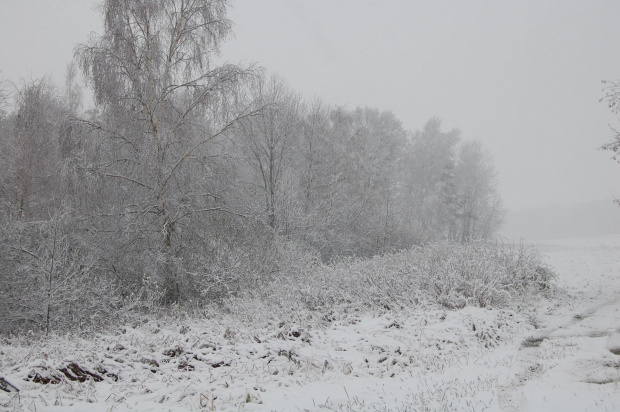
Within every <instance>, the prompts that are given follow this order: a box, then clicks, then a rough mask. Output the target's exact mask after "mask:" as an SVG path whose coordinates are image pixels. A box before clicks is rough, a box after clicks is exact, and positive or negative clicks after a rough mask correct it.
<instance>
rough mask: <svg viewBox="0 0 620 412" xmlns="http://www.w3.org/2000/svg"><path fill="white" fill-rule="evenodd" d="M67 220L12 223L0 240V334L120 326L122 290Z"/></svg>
mask: <svg viewBox="0 0 620 412" xmlns="http://www.w3.org/2000/svg"><path fill="white" fill-rule="evenodd" d="M72 224H73V223H72V220H71V218H70V217H69V215H68V214H61V215H57V216H52V217H50V219H48V220H42V221H34V222H21V221H13V222H8V223H7V225H6V226H4V227H3V228H2V231H3V233H2V234H3V235H4V236H0V238H2V241H0V255H1V257H0V302H1V303H2V316H0V333H1V332H9V331H19V330H22V331H27V330H32V331H46V332H49V331H57V330H60V329H66V328H75V327H83V326H87V325H101V324H104V323H106V322H108V321H114V320H116V316H115V315H116V312H117V311H118V309H119V308H121V307H122V306H123V296H122V293H121V290H122V285H120V284H119V282H118V281H117V280H116V279H114V278H113V277H112V276H108V275H106V274H105V273H103V272H101V271H100V270H98V268H97V256H96V255H95V254H94V253H92V252H91V251H90V250H89V249H88V248H87V247H86V246H85V245H84V243H83V242H82V241H81V240H80V239H79V237H78V236H76V232H77V231H75V230H74V229H75V228H72V227H71V225H72Z"/></svg>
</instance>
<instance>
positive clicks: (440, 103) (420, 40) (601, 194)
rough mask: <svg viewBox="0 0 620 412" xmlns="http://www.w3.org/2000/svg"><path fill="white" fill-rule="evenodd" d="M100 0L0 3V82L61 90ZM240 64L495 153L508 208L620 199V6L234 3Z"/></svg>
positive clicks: (361, 0)
mask: <svg viewBox="0 0 620 412" xmlns="http://www.w3.org/2000/svg"><path fill="white" fill-rule="evenodd" d="M95 3H96V2H93V1H90V0H19V1H18V0H0V71H1V73H0V76H2V77H3V78H6V79H9V80H11V81H14V82H19V81H20V79H22V78H23V79H26V80H27V79H32V78H37V77H40V76H42V75H45V74H49V75H50V76H52V78H53V79H54V80H55V81H56V82H58V83H60V82H61V81H62V79H63V75H64V71H65V66H66V65H67V63H68V62H69V61H70V59H71V57H72V52H73V47H74V45H75V44H76V43H79V42H84V41H86V40H87V38H88V35H89V33H90V32H91V31H94V32H100V31H101V23H100V16H99V14H98V12H97V11H96V10H95V9H94V4H95ZM230 17H231V19H232V20H233V21H234V23H235V34H236V37H235V39H232V40H230V41H229V42H228V43H227V44H226V45H225V47H224V56H223V57H224V58H225V59H227V60H229V61H232V62H240V61H241V62H245V63H247V62H256V63H259V64H260V65H262V66H264V67H266V68H267V69H269V70H270V71H273V72H276V73H278V74H280V75H281V76H283V77H284V78H285V79H287V80H288V82H289V84H290V86H291V87H292V88H294V89H297V90H299V91H300V92H301V93H302V94H303V95H304V96H306V97H307V98H311V97H314V96H319V97H321V98H323V100H324V101H326V102H327V103H331V104H335V105H345V106H347V107H349V108H355V107H356V106H372V107H378V108H379V109H382V110H391V111H393V112H394V113H395V114H396V116H397V117H398V118H399V119H401V120H402V122H403V125H404V127H405V128H407V129H409V130H416V129H420V128H422V127H423V125H424V123H425V122H426V121H427V120H428V119H429V118H431V117H433V116H436V117H439V118H440V119H441V120H442V122H443V125H444V128H445V129H452V128H458V129H460V130H461V132H462V137H463V138H465V139H478V140H481V141H482V142H483V143H484V145H485V146H486V147H487V148H488V149H489V151H490V152H491V154H492V156H493V157H494V159H495V163H496V167H497V170H498V173H499V180H500V190H501V193H502V195H503V198H504V201H505V204H506V206H507V207H508V208H510V209H513V210H518V209H521V208H526V207H537V206H547V205H553V204H573V203H579V202H585V201H593V200H604V199H607V200H610V201H611V199H613V198H614V195H616V196H619V197H620V164H617V163H614V162H613V161H612V160H609V158H610V154H609V153H606V152H601V151H599V150H597V148H598V147H599V146H601V145H602V144H604V143H606V142H607V141H608V140H610V138H611V131H610V129H609V125H610V124H612V125H615V126H620V121H618V120H617V119H616V117H615V116H613V115H612V114H611V112H610V111H609V110H608V109H607V107H606V106H605V104H603V103H599V99H600V97H601V96H602V94H603V93H602V91H601V87H602V84H601V80H602V79H610V80H618V79H620V53H618V46H617V42H618V38H619V36H618V34H619V31H620V29H619V28H618V27H619V26H618V21H620V1H617V0H613V1H612V0H610V1H594V0H589V1H586V0H583V1H567V0H557V1H543V0H536V1H524V0H519V1H512V2H508V1H495V0H493V1H490V0H489V1H472V0H470V1H466V2H464V1H456V0H454V1H430V0H429V1H417V0H382V1H379V0H374V1H371V0H305V1H302V0H237V1H236V2H235V3H234V8H233V9H231V11H230Z"/></svg>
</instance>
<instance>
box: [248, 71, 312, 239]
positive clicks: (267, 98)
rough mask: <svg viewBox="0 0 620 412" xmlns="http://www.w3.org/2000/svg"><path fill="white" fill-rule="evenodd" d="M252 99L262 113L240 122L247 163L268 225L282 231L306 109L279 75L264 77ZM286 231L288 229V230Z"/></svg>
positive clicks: (256, 86)
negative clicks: (286, 186) (295, 154)
mask: <svg viewBox="0 0 620 412" xmlns="http://www.w3.org/2000/svg"><path fill="white" fill-rule="evenodd" d="M252 100H253V101H254V102H255V104H256V109H257V111H258V110H260V114H259V115H257V116H254V117H252V118H248V119H245V120H244V121H242V122H240V123H239V128H238V130H239V134H240V135H241V136H242V138H241V143H242V144H243V146H244V149H245V152H246V156H247V161H248V162H249V165H250V167H251V169H252V171H253V174H254V179H253V182H248V183H250V184H251V185H253V186H254V187H257V188H259V191H260V192H261V194H260V197H262V198H263V199H264V204H265V214H266V216H267V223H268V225H269V226H270V227H271V228H272V229H274V230H276V231H279V230H281V229H285V228H286V227H287V226H288V225H287V220H288V219H286V207H285V205H286V204H287V199H286V197H288V196H293V195H294V194H293V193H291V191H292V188H290V187H289V190H288V191H287V190H286V188H285V187H284V182H285V179H290V178H291V174H292V168H293V167H294V166H295V165H294V164H293V163H292V161H293V150H294V149H295V147H296V146H297V145H298V140H299V135H300V134H301V123H302V117H301V114H302V113H301V112H302V110H303V108H302V104H301V100H300V97H299V95H298V94H297V93H295V92H293V91H291V90H290V89H289V88H288V86H287V85H286V83H285V82H284V81H283V80H282V79H281V78H279V77H277V76H270V77H269V78H266V77H260V78H259V79H258V80H257V81H255V82H254V83H253V86H252ZM285 231H286V230H285Z"/></svg>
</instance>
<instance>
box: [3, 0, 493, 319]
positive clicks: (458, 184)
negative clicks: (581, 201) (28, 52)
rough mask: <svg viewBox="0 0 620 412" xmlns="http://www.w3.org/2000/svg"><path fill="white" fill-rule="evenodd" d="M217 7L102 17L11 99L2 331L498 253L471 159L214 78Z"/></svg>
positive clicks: (488, 186) (112, 7)
mask: <svg viewBox="0 0 620 412" xmlns="http://www.w3.org/2000/svg"><path fill="white" fill-rule="evenodd" d="M227 6H228V5H227V3H226V2H225V1H215V2H204V1H199V2H186V1H165V2H146V3H145V2H134V1H106V2H105V4H104V6H103V11H104V16H103V17H104V19H105V32H104V33H103V35H101V36H100V37H94V38H91V39H90V40H88V41H87V42H85V43H83V44H80V45H78V46H77V47H76V54H75V63H71V64H69V66H68V68H67V73H66V81H65V84H64V85H62V86H57V85H54V84H51V82H50V81H49V80H48V79H45V78H44V79H40V80H35V81H31V82H25V83H24V84H22V85H19V86H18V87H17V88H14V87H10V85H8V84H5V85H4V88H3V94H2V101H3V112H2V118H1V124H0V128H1V129H0V130H1V131H2V135H3V139H2V141H1V144H2V147H1V151H0V154H1V156H2V163H3V164H4V165H5V167H3V168H2V171H1V173H2V179H1V182H2V183H1V188H0V190H1V193H2V197H1V200H2V204H1V206H0V207H1V213H2V221H3V224H2V231H3V233H2V236H1V237H2V239H3V242H2V250H3V252H2V255H1V256H2V257H1V258H0V259H2V265H1V267H2V271H3V273H2V277H1V278H0V279H1V282H2V288H0V290H1V291H2V292H1V293H2V301H3V302H5V313H8V314H9V316H5V317H4V318H3V319H2V321H0V322H2V329H3V330H5V331H6V330H11V329H13V328H20V327H26V328H37V329H39V328H42V327H44V328H46V329H48V328H50V327H65V326H71V325H73V326H75V325H78V324H81V323H83V322H87V323H88V322H89V321H93V320H96V321H97V322H99V321H100V320H99V319H97V318H98V317H102V316H104V314H109V313H111V312H112V311H114V310H115V309H116V308H117V307H118V305H124V304H126V302H127V300H128V299H133V300H138V301H140V300H142V299H144V298H147V299H149V302H153V303H157V304H164V305H170V304H178V305H180V306H182V307H184V306H185V305H192V306H196V307H202V306H204V305H205V304H212V303H217V302H219V301H220V300H221V299H223V298H226V297H229V296H231V295H233V296H234V295H235V294H237V293H238V292H239V291H240V290H242V289H244V288H253V286H251V285H254V284H255V282H268V281H269V280H271V279H274V277H277V276H284V275H285V274H284V273H283V272H286V268H285V267H283V266H282V260H283V259H284V260H296V259H297V257H296V256H295V254H296V253H303V254H309V255H312V256H313V259H316V261H317V262H320V263H321V264H330V262H334V261H335V260H338V259H342V258H344V257H346V258H359V259H361V258H370V257H372V256H379V255H383V254H386V253H392V252H396V251H403V250H407V249H410V248H411V247H413V246H420V245H424V244H428V243H432V242H444V241H446V242H458V243H467V242H470V241H475V240H490V239H493V236H494V234H495V232H496V231H497V229H498V228H499V226H500V224H501V221H502V216H503V210H502V202H501V198H500V196H499V194H498V193H497V189H496V174H495V171H494V167H493V163H492V159H490V157H489V155H488V154H487V153H486V152H485V149H484V147H482V145H481V144H480V143H478V142H476V141H467V140H463V139H461V138H460V136H459V131H458V130H449V131H446V130H442V127H441V122H440V120H439V119H430V120H429V121H428V122H427V123H426V124H425V125H423V127H422V128H421V129H420V130H418V131H415V132H413V131H407V130H403V128H402V126H401V123H400V121H399V120H398V119H397V118H395V116H394V115H393V114H392V113H390V112H380V111H378V110H376V109H372V108H356V109H346V108H342V107H333V106H330V105H329V103H328V102H322V101H321V100H320V99H318V98H315V99H312V100H308V99H305V98H304V97H303V96H300V95H299V94H298V93H296V92H295V91H294V90H291V89H290V88H289V87H288V86H287V83H286V81H285V80H284V79H281V78H279V77H277V76H273V75H270V74H269V73H268V71H267V70H266V69H263V68H260V67H253V66H250V67H241V66H238V65H233V64H220V63H219V62H218V51H219V48H220V44H221V43H222V42H223V41H225V40H226V39H227V38H228V37H229V35H230V31H231V22H230V21H228V20H227V16H226V11H227ZM78 70H81V71H82V73H83V75H84V77H85V78H86V79H87V85H86V87H88V88H90V89H92V91H93V93H94V99H95V106H94V108H92V109H89V110H86V111H85V110H82V94H83V92H82V88H83V87H84V86H83V85H82V84H80V83H79V82H78V80H77V78H78V76H77V71H78Z"/></svg>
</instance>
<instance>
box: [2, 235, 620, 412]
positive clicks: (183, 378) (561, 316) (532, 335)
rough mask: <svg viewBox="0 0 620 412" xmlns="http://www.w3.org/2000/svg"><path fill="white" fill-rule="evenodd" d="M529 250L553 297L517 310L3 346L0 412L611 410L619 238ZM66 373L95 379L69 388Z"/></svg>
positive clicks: (156, 323)
mask: <svg viewBox="0 0 620 412" xmlns="http://www.w3.org/2000/svg"><path fill="white" fill-rule="evenodd" d="M536 245H537V246H538V247H540V248H541V250H542V251H543V254H545V255H546V256H547V259H548V261H549V263H550V264H551V265H552V266H553V267H554V268H555V269H556V271H557V273H558V280H557V284H558V286H559V289H558V290H557V291H555V292H553V293H549V294H548V296H546V297H540V296H535V297H532V298H531V299H529V300H525V301H523V302H522V303H521V305H520V307H517V308H515V309H514V310H507V309H494V308H474V307H466V308H464V309H461V310H457V311H447V310H443V309H440V308H430V309H429V308H425V309H422V308H420V309H416V310H413V309H412V310H399V311H378V312H374V313H357V312H353V313H339V314H336V315H334V316H333V318H330V319H314V318H307V319H305V318H303V316H302V315H304V316H305V314H300V322H299V323H297V324H293V323H287V322H283V321H282V322H280V321H277V320H274V321H273V322H271V323H270V324H266V325H258V324H248V323H247V322H246V323H243V322H241V321H240V320H238V319H236V318H235V317H233V316H219V317H217V318H204V319H201V320H191V321H190V320H187V319H184V320H177V321H175V320H174V319H172V318H165V319H164V318H161V319H157V318H155V317H153V316H151V317H145V318H144V319H143V320H141V321H140V322H135V323H133V324H131V325H125V326H123V327H122V328H120V329H119V330H117V331H115V332H111V333H106V334H97V335H96V336H92V335H83V336H75V335H67V336H54V337H50V338H41V337H36V336H34V335H32V336H26V337H20V338H4V339H3V340H2V341H0V376H2V377H4V378H5V379H6V380H7V381H8V382H10V383H12V384H14V385H15V386H17V387H19V388H20V389H21V391H20V392H19V393H16V392H4V391H0V410H10V411H12V410H16V411H20V410H25V411H29V410H36V411H84V410H87V411H90V412H99V411H192V410H217V411H240V410H242V411H306V410H308V411H316V410H334V411H390V410H393V411H460V410H462V411H485V410H486V411H556V410H557V411H613V410H620V388H619V387H618V382H620V356H619V355H617V354H614V352H615V353H620V299H619V298H620V273H619V270H620V269H619V268H620V236H617V235H614V236H606V237H598V238H584V239H576V240H557V241H544V242H538V243H537V244H536ZM72 363H75V364H77V365H79V366H80V367H81V368H83V369H85V370H87V371H90V372H92V373H94V374H96V375H98V376H101V377H102V378H103V380H102V381H100V382H95V381H94V380H92V379H88V380H85V381H84V382H79V381H71V380H69V379H67V378H66V377H65V375H64V374H62V373H61V372H59V370H60V369H62V368H67V367H68V365H70V364H72ZM37 373H38V374H39V376H40V377H48V378H50V377H53V376H58V377H59V378H58V379H59V383H56V384H51V383H50V384H41V383H35V382H33V379H32V377H33V376H34V375H35V374H37ZM29 376H31V378H29Z"/></svg>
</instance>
